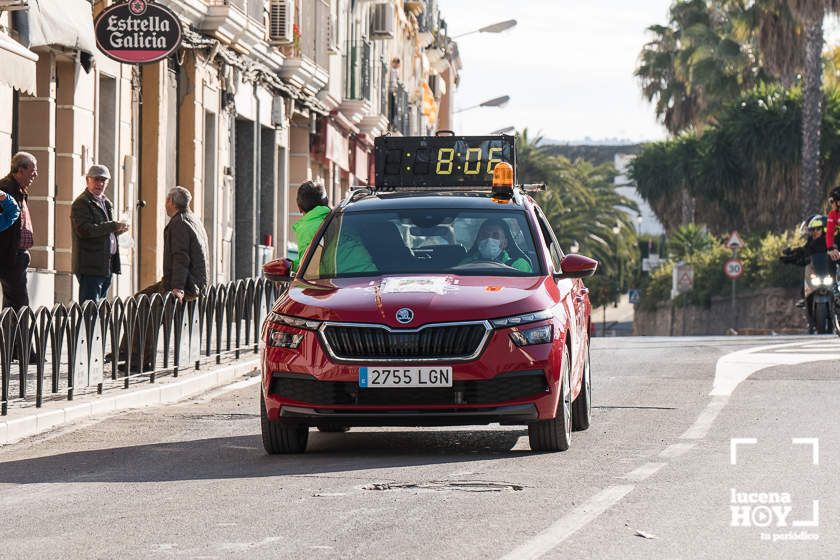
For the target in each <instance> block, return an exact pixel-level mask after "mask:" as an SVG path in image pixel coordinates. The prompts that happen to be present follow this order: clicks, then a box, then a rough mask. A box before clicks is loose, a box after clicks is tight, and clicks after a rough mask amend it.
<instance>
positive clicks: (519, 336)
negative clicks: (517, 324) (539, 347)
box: [510, 325, 554, 346]
mask: <svg viewBox="0 0 840 560" xmlns="http://www.w3.org/2000/svg"><path fill="white" fill-rule="evenodd" d="M553 335H554V328H553V327H552V326H551V325H543V326H542V327H534V328H533V329H526V330H524V331H514V332H512V333H510V338H511V340H513V343H514V344H516V345H517V346H530V345H532V344H547V343H549V342H551V339H552V337H553Z"/></svg>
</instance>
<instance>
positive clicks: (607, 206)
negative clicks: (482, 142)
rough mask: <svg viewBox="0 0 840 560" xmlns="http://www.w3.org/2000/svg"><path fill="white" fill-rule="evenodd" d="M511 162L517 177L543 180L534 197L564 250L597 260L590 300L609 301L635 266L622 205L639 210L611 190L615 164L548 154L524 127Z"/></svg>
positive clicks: (632, 241)
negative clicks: (574, 249)
mask: <svg viewBox="0 0 840 560" xmlns="http://www.w3.org/2000/svg"><path fill="white" fill-rule="evenodd" d="M516 167H517V178H518V180H519V182H522V183H541V182H544V183H545V184H546V185H547V188H546V191H545V192H543V193H539V194H538V195H536V197H535V198H536V199H537V201H538V202H539V204H540V207H541V208H542V210H543V212H544V213H545V216H546V218H547V219H548V221H549V222H550V223H551V226H552V228H553V229H554V232H555V235H556V236H557V240H558V242H559V243H560V246H561V247H562V248H563V250H564V251H565V252H569V251H570V250H571V247H573V246H577V250H578V252H579V253H581V254H584V255H587V256H589V257H592V258H594V259H596V260H598V261H599V263H600V264H599V267H598V272H597V273H596V279H593V280H592V283H593V285H597V286H598V287H599V289H598V290H595V291H596V292H597V293H595V294H593V297H592V299H593V304H594V305H602V304H604V303H606V301H613V300H614V299H615V297H617V294H618V293H619V291H623V290H625V289H626V287H627V282H628V280H629V277H628V275H629V272H628V271H632V270H635V269H636V267H637V263H638V258H639V257H638V253H639V251H638V246H637V242H636V232H635V229H634V224H633V220H632V218H631V216H630V215H629V214H628V213H627V212H625V211H623V210H622V208H626V209H627V210H629V211H631V212H638V208H637V207H636V204H635V202H633V201H632V200H630V199H628V198H626V197H624V196H622V195H620V194H619V193H618V192H617V191H616V188H615V177H616V170H615V167H614V166H613V165H612V164H611V163H610V164H602V165H598V166H596V165H593V164H592V163H590V162H588V161H586V160H581V159H578V160H575V161H573V162H572V161H570V160H568V159H567V158H565V157H562V156H558V155H553V154H551V153H550V152H549V151H548V150H547V149H546V147H544V146H543V145H542V138H541V137H539V136H537V137H536V138H531V137H530V136H529V134H528V130H527V129H525V130H523V131H521V132H520V133H518V134H517V144H516ZM599 276H603V277H604V278H608V279H609V280H602V279H601V278H599ZM601 298H607V300H606V301H601Z"/></svg>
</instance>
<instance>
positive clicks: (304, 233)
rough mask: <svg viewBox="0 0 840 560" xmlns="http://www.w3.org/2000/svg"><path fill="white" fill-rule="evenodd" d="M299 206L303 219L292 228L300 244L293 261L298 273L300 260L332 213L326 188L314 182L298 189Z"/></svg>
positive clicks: (302, 185) (294, 268) (306, 183)
mask: <svg viewBox="0 0 840 560" xmlns="http://www.w3.org/2000/svg"><path fill="white" fill-rule="evenodd" d="M297 205H298V210H300V213H301V214H303V217H302V218H301V219H300V220H298V222H297V223H296V224H294V225H293V226H292V231H294V232H295V238H297V244H298V257H297V258H296V259H295V260H294V261H292V270H294V271H297V270H298V267H299V266H300V258H301V257H302V256H303V255H304V253H306V249H308V248H309V244H310V243H312V238H314V237H315V234H316V233H318V229H319V228H320V227H321V224H322V223H324V219H326V217H327V215H328V214H329V213H330V207H329V201H328V200H327V194H326V193H325V192H324V187H323V186H322V185H319V184H318V183H313V182H312V181H306V182H305V183H303V184H301V186H300V187H298V192H297Z"/></svg>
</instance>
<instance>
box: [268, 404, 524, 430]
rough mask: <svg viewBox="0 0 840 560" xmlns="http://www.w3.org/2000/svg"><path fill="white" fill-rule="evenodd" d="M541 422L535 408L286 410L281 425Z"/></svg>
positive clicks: (459, 424)
mask: <svg viewBox="0 0 840 560" xmlns="http://www.w3.org/2000/svg"><path fill="white" fill-rule="evenodd" d="M537 419H538V414H537V408H536V406H534V405H533V404H520V405H512V406H499V407H491V408H476V409H449V410H439V409H436V410H399V411H382V410H353V411H348V410H334V409H321V408H309V407H303V406H283V407H282V408H281V410H280V416H279V418H278V421H280V422H286V423H290V424H300V423H304V424H309V425H311V426H318V425H321V424H325V425H326V424H341V425H343V426H472V425H479V424H491V423H493V422H498V423H499V424H503V425H505V424H514V425H521V424H527V423H528V422H533V421H534V420H537Z"/></svg>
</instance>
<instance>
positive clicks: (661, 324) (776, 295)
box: [633, 288, 808, 336]
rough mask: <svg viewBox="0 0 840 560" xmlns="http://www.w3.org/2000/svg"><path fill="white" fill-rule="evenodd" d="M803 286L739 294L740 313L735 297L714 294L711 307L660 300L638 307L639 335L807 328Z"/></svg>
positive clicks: (635, 326)
mask: <svg viewBox="0 0 840 560" xmlns="http://www.w3.org/2000/svg"><path fill="white" fill-rule="evenodd" d="M797 299H799V290H797V289H795V288H794V289H786V288H766V289H763V290H757V291H754V292H745V293H742V294H738V296H737V299H736V305H735V309H736V313H733V312H732V299H731V298H730V297H726V296H720V297H714V298H712V304H711V307H709V308H708V309H707V308H705V307H697V306H691V305H689V306H685V307H683V306H681V305H674V304H672V303H671V302H664V303H660V304H659V305H658V306H657V308H656V310H655V311H647V310H641V309H636V313H635V318H634V321H633V334H634V335H636V336H692V335H722V334H728V333H730V332H731V329H734V330H735V331H738V332H741V333H746V332H752V333H755V334H762V333H767V334H769V333H771V332H777V333H793V332H801V333H805V332H807V326H808V323H807V321H806V320H805V312H804V311H803V310H802V309H799V308H797V307H794V303H795V302H796V300H797Z"/></svg>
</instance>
